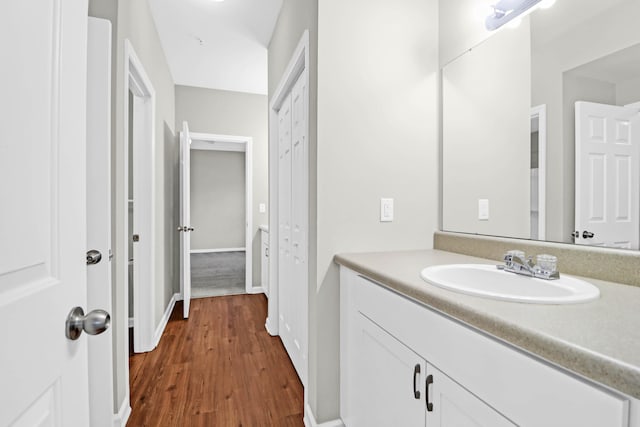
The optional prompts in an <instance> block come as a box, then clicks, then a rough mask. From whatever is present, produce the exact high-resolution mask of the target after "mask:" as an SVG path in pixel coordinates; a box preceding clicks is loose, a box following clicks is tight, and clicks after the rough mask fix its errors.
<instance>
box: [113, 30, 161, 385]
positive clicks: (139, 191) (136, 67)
mask: <svg viewBox="0 0 640 427" xmlns="http://www.w3.org/2000/svg"><path fill="white" fill-rule="evenodd" d="M124 89H125V92H124V95H125V103H124V157H125V162H124V163H125V170H124V172H125V174H124V182H123V186H124V188H123V192H122V194H123V195H124V200H123V201H122V205H121V206H122V208H121V210H120V214H119V215H121V216H120V220H121V221H122V223H123V225H124V227H123V231H124V233H123V235H121V236H119V239H123V242H124V245H123V246H124V248H123V251H122V252H123V253H122V255H120V256H119V257H118V260H117V262H118V263H119V264H120V265H122V266H124V268H122V269H120V270H119V271H120V273H121V274H123V276H124V277H122V276H121V281H120V283H121V285H120V286H122V288H121V289H120V291H121V292H122V293H123V294H124V297H125V298H124V307H122V308H121V309H120V310H119V313H121V315H122V316H123V322H122V324H123V325H124V328H125V329H124V331H122V330H121V331H122V332H123V333H122V332H121V333H122V339H123V340H124V341H125V342H126V344H125V346H126V347H125V349H127V352H126V353H125V354H127V355H128V353H129V351H128V350H129V334H130V332H131V331H129V328H132V329H133V330H132V343H131V344H132V348H133V351H134V352H136V353H141V352H147V351H151V350H153V349H154V348H155V347H156V345H157V341H158V340H159V337H156V336H155V335H156V334H155V329H156V328H155V326H154V323H155V321H154V318H153V311H152V305H153V302H154V301H155V299H154V296H155V290H154V287H155V237H154V230H155V214H154V210H153V207H154V205H155V196H154V194H155V183H154V182H155V176H154V175H155V170H154V166H153V160H154V158H155V148H154V141H155V91H154V89H153V86H152V84H151V80H150V79H149V78H148V77H147V75H146V72H145V70H144V68H143V67H142V63H141V62H140V60H139V59H138V57H137V55H136V53H135V51H134V49H133V46H132V45H131V43H130V42H129V41H128V40H125V87H124ZM131 300H132V301H131ZM127 376H128V370H127Z"/></svg>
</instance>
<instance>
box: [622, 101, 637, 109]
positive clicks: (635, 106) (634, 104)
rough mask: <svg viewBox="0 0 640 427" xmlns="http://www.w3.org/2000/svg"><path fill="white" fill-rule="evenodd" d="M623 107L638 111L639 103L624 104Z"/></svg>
mask: <svg viewBox="0 0 640 427" xmlns="http://www.w3.org/2000/svg"><path fill="white" fill-rule="evenodd" d="M625 107H629V108H637V109H639V110H640V101H639V102H632V103H631V104H626V105H625Z"/></svg>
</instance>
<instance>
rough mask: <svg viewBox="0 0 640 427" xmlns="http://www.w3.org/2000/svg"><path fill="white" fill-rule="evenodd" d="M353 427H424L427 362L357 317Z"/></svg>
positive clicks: (374, 326) (367, 321) (377, 327)
mask: <svg viewBox="0 0 640 427" xmlns="http://www.w3.org/2000/svg"><path fill="white" fill-rule="evenodd" d="M357 323H358V324H357V331H358V334H357V335H358V336H357V338H356V346H355V348H354V351H355V354H354V356H355V357H354V361H355V363H354V364H353V365H355V366H353V365H352V366H351V368H352V369H355V370H356V375H355V384H354V390H355V391H356V392H355V396H354V400H355V405H354V410H353V424H352V426H350V427H376V426H380V427H389V426H402V427H413V426H415V427H418V426H421V427H422V426H424V425H425V424H424V423H425V400H424V399H425V393H424V391H425V378H426V377H425V374H424V373H425V369H426V363H425V361H424V360H423V359H422V358H420V357H419V356H418V355H416V354H415V353H414V352H412V351H411V350H410V349H409V348H408V347H405V346H404V345H403V344H402V343H401V342H400V341H398V340H396V339H395V338H394V337H393V336H391V335H389V334H388V333H387V332H386V331H384V330H383V329H382V328H380V327H379V326H378V325H376V324H375V323H373V322H372V321H371V320H369V319H368V318H367V317H365V316H363V315H361V314H359V315H358V316H357Z"/></svg>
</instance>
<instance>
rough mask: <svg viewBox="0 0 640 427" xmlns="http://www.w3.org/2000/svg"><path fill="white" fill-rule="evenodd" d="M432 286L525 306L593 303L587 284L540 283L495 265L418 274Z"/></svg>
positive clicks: (569, 280)
mask: <svg viewBox="0 0 640 427" xmlns="http://www.w3.org/2000/svg"><path fill="white" fill-rule="evenodd" d="M420 275H421V276H422V278H423V279H424V280H425V281H427V282H428V283H431V284H432V285H435V286H438V287H441V288H445V289H449V290H451V291H454V292H460V293H463V294H469V295H476V296H481V297H486V298H493V299H499V300H506V301H517V302H524V303H529V304H576V303H581V302H587V301H592V300H595V299H597V298H598V297H599V296H600V290H599V289H598V288H596V287H595V286H594V285H592V284H591V283H588V282H585V281H584V280H580V279H578V278H575V277H572V276H567V275H566V274H561V275H560V279H557V280H544V279H536V278H533V277H527V276H521V275H519V274H514V273H510V272H507V271H503V270H498V269H497V268H496V266H495V265H485V264H450V265H437V266H433V267H427V268H425V269H424V270H422V272H421V273H420Z"/></svg>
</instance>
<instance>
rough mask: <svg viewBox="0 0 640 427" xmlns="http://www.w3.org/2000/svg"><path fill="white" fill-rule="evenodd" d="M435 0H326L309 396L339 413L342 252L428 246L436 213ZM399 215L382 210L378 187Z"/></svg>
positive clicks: (325, 414) (327, 411)
mask: <svg viewBox="0 0 640 427" xmlns="http://www.w3.org/2000/svg"><path fill="white" fill-rule="evenodd" d="M437 20H438V2H437V1H435V0H431V1H426V0H396V1H394V2H393V4H390V3H389V2H388V1H382V0H351V1H349V2H344V1H340V0H323V1H321V2H320V3H319V13H318V24H319V41H318V152H317V168H318V170H317V179H318V186H317V191H318V192H317V227H318V235H317V277H316V278H315V280H314V283H315V284H316V286H315V288H314V289H313V293H314V294H315V295H314V299H312V301H313V303H314V304H315V313H316V315H315V316H312V317H311V318H310V328H311V335H310V341H311V342H313V343H314V345H313V346H311V345H310V348H313V350H314V351H313V352H311V354H310V355H309V359H310V370H312V371H315V372H314V373H313V375H312V376H310V378H314V379H315V383H312V384H311V390H310V403H311V404H312V408H313V410H314V412H315V415H316V417H318V420H319V421H324V420H327V419H330V418H335V417H336V416H337V413H338V409H339V408H338V399H339V393H338V380H339V378H338V374H339V358H338V356H339V340H338V336H339V328H338V324H339V322H338V321H339V315H338V307H339V283H338V280H339V278H338V268H337V266H336V264H334V263H333V256H334V255H335V254H336V253H340V252H350V251H376V250H401V249H417V248H430V247H431V246H432V236H433V232H434V231H435V230H436V229H437V218H438V112H437V108H438V43H437V40H438V21H437ZM381 197H391V198H394V200H395V219H394V221H393V222H391V223H381V222H380V221H379V212H380V198H381Z"/></svg>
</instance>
